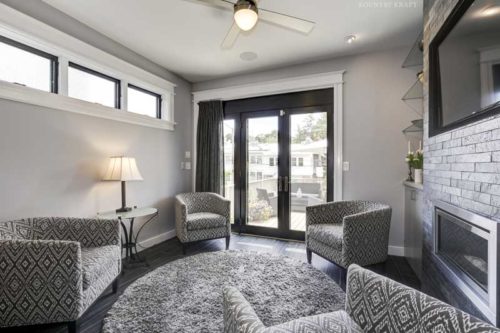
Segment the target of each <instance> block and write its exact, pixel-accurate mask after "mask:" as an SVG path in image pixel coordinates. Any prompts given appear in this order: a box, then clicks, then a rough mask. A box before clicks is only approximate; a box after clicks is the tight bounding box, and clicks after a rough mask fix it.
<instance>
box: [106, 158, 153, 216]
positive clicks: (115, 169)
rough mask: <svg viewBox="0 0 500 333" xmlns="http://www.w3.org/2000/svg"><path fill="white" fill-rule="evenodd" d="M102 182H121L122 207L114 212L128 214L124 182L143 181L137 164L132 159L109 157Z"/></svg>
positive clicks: (128, 208) (129, 209)
mask: <svg viewBox="0 0 500 333" xmlns="http://www.w3.org/2000/svg"><path fill="white" fill-rule="evenodd" d="M102 179H103V180H114V181H121V182H122V207H121V208H118V209H117V210H116V212H117V213H123V212H129V211H131V210H132V208H130V207H127V189H126V185H125V182H130V181H141V180H143V178H142V176H141V173H140V172H139V169H138V168H137V163H136V162H135V158H133V157H124V156H115V157H110V159H109V164H108V169H107V170H106V173H105V174H104V177H103V178H102Z"/></svg>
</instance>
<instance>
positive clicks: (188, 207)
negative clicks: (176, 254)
mask: <svg viewBox="0 0 500 333" xmlns="http://www.w3.org/2000/svg"><path fill="white" fill-rule="evenodd" d="M230 210H231V201H229V200H227V199H226V198H224V197H222V196H220V195H218V194H216V193H210V192H196V193H183V194H178V195H177V196H176V197H175V229H176V232H177V238H178V239H179V241H180V242H181V243H182V252H183V253H184V254H186V247H187V245H188V244H189V243H192V242H197V241H201V240H209V239H216V238H224V237H225V238H226V250H227V249H228V248H229V240H230V237H231V218H230Z"/></svg>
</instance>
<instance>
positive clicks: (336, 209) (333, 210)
mask: <svg viewBox="0 0 500 333" xmlns="http://www.w3.org/2000/svg"><path fill="white" fill-rule="evenodd" d="M351 211H352V208H350V205H349V201H335V202H328V203H324V204H319V205H313V206H308V207H306V225H313V224H334V223H336V224H340V223H342V220H343V218H344V216H346V215H349V214H350V212H351Z"/></svg>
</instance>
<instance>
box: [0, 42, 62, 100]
mask: <svg viewBox="0 0 500 333" xmlns="http://www.w3.org/2000/svg"><path fill="white" fill-rule="evenodd" d="M0 42H1V43H4V44H7V45H10V46H13V47H15V48H18V49H20V50H23V51H26V52H29V53H32V54H34V55H37V56H39V57H42V58H46V59H48V60H50V92H51V93H53V94H57V93H58V90H59V86H58V82H59V57H57V56H55V55H53V54H50V53H47V52H45V51H42V50H39V49H36V48H34V47H31V46H29V45H26V44H23V43H20V42H17V41H15V40H12V39H10V38H7V37H5V36H1V35H0ZM13 83H16V84H20V85H24V84H23V83H22V82H13ZM33 89H36V88H33Z"/></svg>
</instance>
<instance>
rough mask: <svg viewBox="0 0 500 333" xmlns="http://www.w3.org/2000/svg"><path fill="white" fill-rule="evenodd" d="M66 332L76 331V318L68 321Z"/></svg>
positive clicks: (72, 332)
mask: <svg viewBox="0 0 500 333" xmlns="http://www.w3.org/2000/svg"><path fill="white" fill-rule="evenodd" d="M68 333H78V323H77V322H76V320H74V321H70V322H68Z"/></svg>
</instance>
